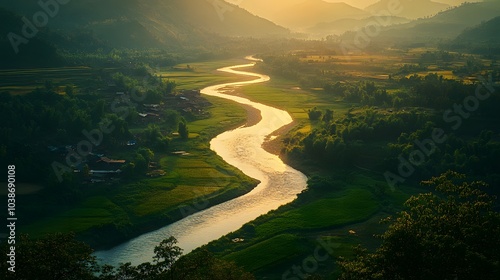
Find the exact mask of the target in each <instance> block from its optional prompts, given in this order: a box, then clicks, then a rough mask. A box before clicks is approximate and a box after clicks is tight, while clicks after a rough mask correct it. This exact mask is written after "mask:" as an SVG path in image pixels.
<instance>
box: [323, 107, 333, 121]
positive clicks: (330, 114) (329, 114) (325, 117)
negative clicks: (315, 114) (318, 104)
mask: <svg viewBox="0 0 500 280" xmlns="http://www.w3.org/2000/svg"><path fill="white" fill-rule="evenodd" d="M322 120H323V122H325V123H329V122H331V121H333V111H332V110H330V109H326V111H325V114H324V115H323V119H322Z"/></svg>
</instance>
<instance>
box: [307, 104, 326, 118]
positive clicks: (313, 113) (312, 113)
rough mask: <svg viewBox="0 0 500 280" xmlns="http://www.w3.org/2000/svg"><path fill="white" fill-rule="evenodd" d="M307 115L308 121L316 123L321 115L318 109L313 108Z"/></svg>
mask: <svg viewBox="0 0 500 280" xmlns="http://www.w3.org/2000/svg"><path fill="white" fill-rule="evenodd" d="M307 114H308V115H309V120H311V121H317V120H319V119H321V115H322V114H323V113H322V112H321V111H320V110H318V108H316V107H314V108H313V109H312V110H309V111H307Z"/></svg>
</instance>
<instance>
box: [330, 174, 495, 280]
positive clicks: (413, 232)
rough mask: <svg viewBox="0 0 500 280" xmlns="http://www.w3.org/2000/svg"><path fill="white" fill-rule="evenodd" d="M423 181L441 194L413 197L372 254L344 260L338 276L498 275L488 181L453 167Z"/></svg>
mask: <svg viewBox="0 0 500 280" xmlns="http://www.w3.org/2000/svg"><path fill="white" fill-rule="evenodd" d="M423 185H426V186H431V187H435V188H436V190H437V191H438V192H439V193H423V194H420V195H417V196H413V197H411V198H410V199H409V200H408V201H407V202H406V203H405V205H406V206H407V207H408V209H407V210H405V211H402V212H400V213H399V214H398V216H397V218H396V219H395V220H394V221H392V223H391V224H390V226H389V228H388V230H387V231H386V232H385V233H384V234H383V235H382V236H381V238H382V240H383V242H382V245H381V246H380V247H379V248H378V249H377V250H376V251H375V252H374V253H368V252H367V250H366V249H363V248H361V247H358V252H357V256H356V257H355V258H354V259H352V260H347V259H345V258H341V259H340V261H339V264H340V267H341V269H342V271H343V273H342V275H341V277H340V278H339V279H342V280H348V279H356V280H363V279H384V280H387V279H401V280H402V279H405V280H411V279H429V280H433V279H436V280H438V279H440V280H442V279H451V280H453V279H478V280H479V279H481V280H485V279H498V275H500V250H498V249H499V248H500V214H499V213H498V212H495V211H494V209H493V207H494V200H495V198H494V197H492V196H490V195H488V194H487V193H485V192H484V191H482V190H480V188H482V187H484V186H485V183H483V182H472V183H470V182H467V181H465V177H464V175H461V174H457V173H454V172H450V171H449V172H447V173H445V174H442V175H441V176H439V177H435V178H432V179H431V180H430V181H426V182H423Z"/></svg>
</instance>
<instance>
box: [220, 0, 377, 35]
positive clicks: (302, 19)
mask: <svg viewBox="0 0 500 280" xmlns="http://www.w3.org/2000/svg"><path fill="white" fill-rule="evenodd" d="M228 1H233V2H235V0H228ZM236 2H238V1H236ZM239 2H240V3H239V5H240V6H241V7H242V8H245V9H247V10H248V11H250V12H252V13H254V14H256V15H259V16H262V17H264V18H267V19H269V20H271V21H273V22H275V23H277V24H279V25H281V26H285V27H287V28H291V29H293V30H296V31H297V30H298V31H303V30H304V29H306V28H309V27H312V26H314V25H316V24H318V23H321V22H332V21H335V20H338V19H343V18H353V19H359V18H363V17H367V16H369V14H368V13H367V12H365V11H363V10H361V9H358V8H355V7H352V6H350V5H347V4H345V3H329V2H326V1H323V0H245V1H239ZM338 2H341V1H338Z"/></svg>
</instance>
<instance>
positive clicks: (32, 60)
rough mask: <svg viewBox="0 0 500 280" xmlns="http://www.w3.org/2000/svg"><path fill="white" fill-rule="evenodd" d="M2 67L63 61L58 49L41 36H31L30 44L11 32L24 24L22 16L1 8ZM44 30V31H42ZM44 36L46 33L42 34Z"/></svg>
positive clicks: (0, 56) (0, 49) (0, 45)
mask: <svg viewBox="0 0 500 280" xmlns="http://www.w3.org/2000/svg"><path fill="white" fill-rule="evenodd" d="M0 18H1V19H2V24H0V68H11V67H32V66H42V67H47V66H56V65H59V64H60V63H62V59H61V58H60V57H59V56H58V54H57V49H56V48H55V47H54V46H53V45H52V44H50V43H49V42H47V41H45V40H43V39H41V38H39V37H34V38H29V40H28V41H29V44H26V43H25V42H26V41H25V40H27V39H25V38H24V39H23V38H21V37H16V36H15V35H13V34H12V33H11V32H12V30H15V29H17V28H18V27H19V26H22V25H23V21H22V20H21V18H20V17H19V16H17V15H15V14H14V13H12V12H10V11H7V10H5V9H2V8H0ZM40 32H43V31H40ZM41 35H42V36H43V35H44V34H41ZM13 43H14V44H13Z"/></svg>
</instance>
